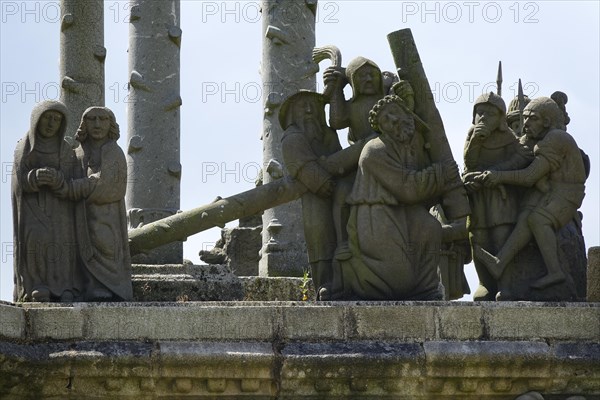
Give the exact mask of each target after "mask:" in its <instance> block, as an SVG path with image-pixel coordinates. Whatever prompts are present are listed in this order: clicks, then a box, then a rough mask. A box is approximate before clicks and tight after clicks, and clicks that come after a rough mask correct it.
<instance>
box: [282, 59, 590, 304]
mask: <svg viewBox="0 0 600 400" xmlns="http://www.w3.org/2000/svg"><path fill="white" fill-rule="evenodd" d="M323 77H324V83H325V89H324V93H323V94H319V93H313V92H308V91H304V92H299V93H297V94H294V95H292V96H290V97H288V99H287V100H286V101H285V102H284V105H283V106H282V109H281V113H280V119H281V121H282V128H284V129H286V131H285V134H284V137H283V142H282V145H283V157H284V164H285V165H286V166H287V170H288V173H289V174H290V176H291V177H293V178H294V179H298V180H300V181H301V182H302V183H303V184H304V185H305V186H306V187H307V188H308V192H307V193H306V194H304V196H303V197H302V208H303V215H304V230H305V236H306V240H307V248H308V257H309V262H310V264H311V270H312V276H313V280H314V283H315V287H316V288H317V291H318V297H319V299H320V300H336V299H343V300H357V299H362V300H436V299H455V298H460V297H462V295H463V294H465V293H469V288H468V284H467V283H466V279H465V276H464V271H463V265H464V264H466V263H468V262H469V261H470V260H471V259H473V261H474V263H475V267H476V269H477V273H478V275H479V279H480V285H479V287H478V288H477V290H476V291H475V294H474V299H475V300H541V301H549V300H574V301H575V300H583V299H585V268H586V262H585V245H584V241H583V236H582V231H581V215H580V213H578V208H579V207H580V206H581V203H582V200H583V197H584V189H585V180H586V177H587V175H588V174H589V159H588V158H587V156H586V155H585V153H584V152H583V151H582V150H580V149H579V148H578V147H577V144H576V142H575V140H574V139H573V137H572V136H571V135H570V134H569V133H567V132H566V123H567V122H568V115H567V114H566V110H565V107H564V103H565V102H566V95H564V93H561V92H556V93H555V94H554V95H553V96H552V98H549V97H540V98H536V99H533V100H529V99H528V98H526V96H520V97H519V98H515V99H514V100H513V101H512V102H511V108H512V110H511V111H510V112H509V114H508V115H507V108H506V105H505V102H504V100H503V99H502V97H501V96H499V95H497V94H495V93H493V92H490V93H486V94H483V95H482V96H480V97H479V98H478V99H477V100H476V101H475V104H474V106H473V114H472V126H471V128H470V129H469V130H468V133H467V139H466V143H465V152H464V171H463V173H462V175H461V176H460V178H462V182H463V185H464V188H465V190H466V191H467V193H468V204H469V208H470V210H471V211H470V214H469V215H468V217H467V216H464V215H463V216H461V215H458V216H455V218H453V219H452V220H449V219H448V218H447V217H446V215H445V212H444V206H443V205H441V204H440V203H442V202H443V199H442V197H443V196H444V195H445V194H447V193H448V192H450V191H451V190H453V189H455V187H454V186H453V182H455V181H456V179H458V178H459V175H458V173H459V172H458V167H457V165H456V163H454V162H453V161H448V160H446V161H444V160H435V158H434V156H433V155H432V152H431V151H430V148H431V142H430V141H428V134H429V133H430V132H431V129H432V128H431V127H430V124H429V121H427V120H426V119H425V117H424V118H421V117H420V116H419V115H418V114H416V113H415V111H414V110H415V96H414V95H415V90H413V88H412V86H411V82H409V81H407V80H400V79H398V78H397V77H396V78H391V79H390V73H386V74H384V73H382V72H381V70H380V69H379V67H378V66H377V64H375V63H374V62H373V61H371V60H368V59H366V58H364V57H359V58H357V59H355V60H352V61H351V62H350V63H349V64H348V67H347V68H346V69H343V68H341V67H339V66H334V67H330V68H328V69H327V70H326V71H325V72H324V74H323ZM386 78H387V81H388V82H389V83H388V85H387V87H385V86H384V82H385V81H386ZM390 83H391V84H390ZM346 85H350V86H351V88H352V90H353V97H352V98H351V99H350V100H346V99H345V98H344V94H343V89H344V86H346ZM390 93H391V94H390ZM561 100H562V101H561ZM326 104H329V107H330V108H329V124H330V126H328V125H327V124H326V123H325V105H326ZM332 128H335V129H342V128H349V129H348V132H349V133H348V141H349V143H350V147H354V146H357V147H358V148H359V149H360V154H359V153H358V152H355V153H351V154H348V155H347V157H346V158H347V159H346V161H347V164H349V165H353V166H354V168H350V169H349V168H346V169H345V170H343V171H342V172H343V173H342V174H337V175H336V173H335V170H334V171H328V168H327V159H326V156H331V155H332V154H334V152H336V151H339V149H340V144H339V140H338V138H337V135H336V134H335V131H334V130H333V129H332ZM441 134H442V135H443V132H442V133H441ZM438 135H439V132H438ZM434 216H435V217H434ZM436 217H437V219H436ZM465 217H466V218H465ZM469 244H470V246H469ZM450 260H452V261H450ZM440 276H441V277H442V279H441V281H440Z"/></svg>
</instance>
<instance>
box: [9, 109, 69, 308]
mask: <svg viewBox="0 0 600 400" xmlns="http://www.w3.org/2000/svg"><path fill="white" fill-rule="evenodd" d="M66 115H67V109H66V107H65V106H64V104H62V103H60V102H57V101H45V102H42V103H40V104H38V105H37V106H36V107H35V108H34V109H33V111H32V113H31V124H30V126H31V127H30V130H29V132H28V133H27V135H25V137H24V138H23V139H21V140H20V141H19V143H18V144H17V147H16V150H15V158H14V170H13V174H12V204H13V224H14V227H13V228H14V230H13V231H14V243H15V253H14V269H15V292H14V299H15V301H56V300H60V301H72V300H73V298H74V296H76V295H77V293H78V284H77V279H76V268H75V266H76V239H75V224H74V218H75V217H74V215H75V214H74V203H72V202H70V201H68V200H64V199H60V198H58V197H56V196H55V194H54V193H53V190H55V189H57V188H59V187H60V186H61V185H63V184H64V182H65V181H67V180H70V179H71V178H72V177H73V175H74V169H75V167H76V161H75V154H74V152H73V150H72V148H71V146H70V145H69V143H67V142H66V141H65V140H64V138H65V130H66V126H67V123H66Z"/></svg>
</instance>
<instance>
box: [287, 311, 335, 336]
mask: <svg viewBox="0 0 600 400" xmlns="http://www.w3.org/2000/svg"><path fill="white" fill-rule="evenodd" d="M344 311H345V309H344V308H343V307H331V306H326V305H324V306H312V307H302V305H301V304H300V305H299V306H297V307H285V308H283V321H282V328H283V330H282V335H283V337H284V338H285V339H288V340H307V339H310V340H326V339H329V340H337V339H340V338H344V337H346V333H345V331H344V328H345V318H344Z"/></svg>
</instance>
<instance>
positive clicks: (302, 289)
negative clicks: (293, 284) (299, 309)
mask: <svg viewBox="0 0 600 400" xmlns="http://www.w3.org/2000/svg"><path fill="white" fill-rule="evenodd" d="M309 281H310V273H309V272H308V268H305V269H304V273H303V275H302V283H301V284H300V293H302V301H308V289H309V287H308V284H309Z"/></svg>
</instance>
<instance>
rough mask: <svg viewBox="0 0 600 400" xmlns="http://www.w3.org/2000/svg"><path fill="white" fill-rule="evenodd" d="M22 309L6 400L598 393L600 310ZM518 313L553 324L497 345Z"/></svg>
mask: <svg viewBox="0 0 600 400" xmlns="http://www.w3.org/2000/svg"><path fill="white" fill-rule="evenodd" d="M15 309H20V310H21V311H22V315H23V319H24V320H25V321H27V323H26V326H27V328H24V329H23V330H21V334H20V335H14V336H13V337H12V338H8V337H6V336H3V337H2V340H0V397H1V398H3V399H4V398H7V399H22V398H36V399H58V398H89V395H90V393H93V394H94V396H96V398H125V399H138V398H165V399H167V398H172V399H179V398H182V397H183V398H185V397H193V398H213V399H214V398H239V397H243V396H247V397H248V398H252V399H276V398H278V399H305V398H311V399H321V398H337V399H347V398H360V399H373V400H374V399H407V400H408V399H410V400H421V399H423V400H425V399H436V400H438V399H441V400H450V399H453V400H456V399H461V400H462V399H466V400H475V399H498V400H500V399H514V398H515V397H516V396H518V395H520V394H523V393H526V392H528V391H532V390H535V391H538V392H539V393H541V394H542V395H543V396H544V398H546V399H550V400H564V398H566V397H567V396H573V395H580V396H585V397H586V398H588V399H594V398H598V396H600V370H598V368H597V365H598V364H599V363H600V335H599V334H598V331H597V325H596V322H597V320H598V312H599V310H600V306H599V305H598V304H587V305H583V304H582V303H573V304H547V303H511V302H505V303H491V302H484V303H480V304H466V303H451V302H319V303H316V302H221V303H218V302H213V303H211V302H204V303H195V302H186V303H96V304H93V303H77V304H74V305H72V306H65V305H63V304H57V303H49V304H48V303H24V304H23V305H20V306H14V305H8V304H0V315H1V316H4V315H10V314H9V313H11V312H13V311H14V310H15ZM528 311H531V312H530V313H528ZM511 313H512V314H511ZM565 313H571V314H573V315H578V316H579V317H578V318H566V316H565ZM519 314H520V315H521V319H520V321H518V322H517V323H520V324H523V321H526V322H530V321H533V322H534V324H537V321H538V320H540V321H542V320H548V321H553V324H549V323H548V324H537V328H536V329H537V332H536V335H535V336H530V337H526V336H523V337H521V336H517V335H513V336H512V337H510V338H508V337H507V338H498V337H494V336H493V332H498V331H499V329H500V328H501V325H502V324H509V325H511V326H512V325H513V324H515V319H516V318H517V317H518V316H519ZM507 315H511V318H507ZM532 315H536V318H535V319H532ZM496 317H497V318H496ZM500 317H502V318H500ZM417 319H424V320H427V321H428V322H427V323H423V324H418V323H415V322H412V325H411V326H410V327H408V328H406V326H405V325H406V324H409V323H410V321H411V320H417ZM477 320H479V321H480V324H481V330H479V329H476V328H475V324H474V321H477ZM574 321H575V322H574ZM449 323H452V324H451V326H452V327H451V328H447V327H446V325H448V324H449ZM368 324H370V325H371V326H370V327H369V326H368ZM463 324H464V326H463V327H462V328H457V327H455V326H454V325H457V326H458V325H463ZM386 325H387V329H386ZM319 327H321V329H319ZM2 329H4V327H2ZM557 329H558V332H560V334H557ZM482 332H483V333H482ZM503 332H510V330H509V329H504V330H503ZM581 332H585V333H584V334H582V333H581ZM519 335H530V332H529V331H527V332H521V333H519ZM452 336H457V337H459V338H460V339H452V338H451V337H452Z"/></svg>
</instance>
